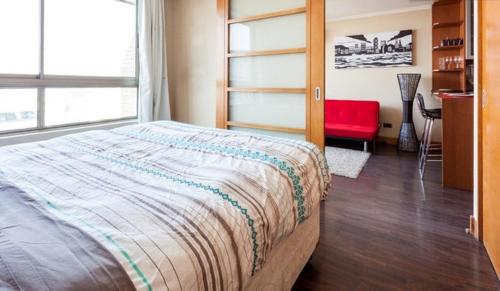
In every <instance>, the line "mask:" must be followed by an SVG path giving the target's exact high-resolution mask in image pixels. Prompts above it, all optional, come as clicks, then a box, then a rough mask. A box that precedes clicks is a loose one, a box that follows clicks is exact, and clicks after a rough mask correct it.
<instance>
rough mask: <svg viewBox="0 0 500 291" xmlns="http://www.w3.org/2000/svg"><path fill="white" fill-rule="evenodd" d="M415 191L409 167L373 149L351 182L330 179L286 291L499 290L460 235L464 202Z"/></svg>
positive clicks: (429, 188) (477, 250)
mask: <svg viewBox="0 0 500 291" xmlns="http://www.w3.org/2000/svg"><path fill="white" fill-rule="evenodd" d="M428 169H429V170H428V173H427V176H426V180H425V182H424V183H423V184H421V182H420V179H419V175H418V171H417V159H416V156H415V155H413V154H401V153H398V152H397V151H396V149H395V147H392V146H381V147H379V148H378V149H377V154H376V155H373V156H372V157H371V158H370V160H369V162H368V164H367V166H366V168H365V169H364V171H363V172H362V174H361V176H360V177H359V178H358V179H357V180H351V179H348V178H341V177H334V178H333V189H332V190H330V195H329V197H328V198H327V200H326V201H325V202H324V203H323V205H322V213H321V238H320V244H319V246H318V248H317V249H316V251H315V253H314V255H313V258H312V260H311V261H310V262H309V263H308V264H307V266H306V267H305V269H304V270H303V272H302V274H301V275H300V277H299V279H298V280H297V282H296V284H295V287H294V290H500V284H499V282H498V279H497V277H496V275H495V273H494V271H493V267H492V265H491V263H490V261H489V258H488V256H487V254H486V251H485V249H484V247H483V246H482V245H481V243H478V242H476V241H475V240H474V239H473V238H472V237H470V236H468V235H466V234H465V228H466V227H467V225H468V217H469V215H471V214H472V203H473V202H472V199H473V198H472V194H471V193H469V192H464V191H459V190H452V189H443V188H442V187H441V173H440V165H439V164H434V165H431V166H430V167H429V168H428Z"/></svg>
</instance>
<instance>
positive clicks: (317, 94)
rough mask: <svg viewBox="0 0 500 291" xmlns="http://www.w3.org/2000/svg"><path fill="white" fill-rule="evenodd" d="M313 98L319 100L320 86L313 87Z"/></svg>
mask: <svg viewBox="0 0 500 291" xmlns="http://www.w3.org/2000/svg"><path fill="white" fill-rule="evenodd" d="M314 100H316V101H321V88H320V87H316V88H314Z"/></svg>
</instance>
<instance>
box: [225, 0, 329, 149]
mask: <svg viewBox="0 0 500 291" xmlns="http://www.w3.org/2000/svg"><path fill="white" fill-rule="evenodd" d="M229 1H230V0H217V28H216V43H217V44H216V54H217V56H216V58H217V61H216V64H217V78H216V82H217V85H216V87H217V89H216V90H217V93H216V103H217V106H216V126H217V127H218V128H223V129H226V128H228V127H229V126H238V127H247V128H254V129H263V130H277V131H280V132H288V133H301V134H304V135H305V137H306V140H308V141H311V142H313V143H315V144H316V145H318V146H319V147H320V148H321V149H323V148H324V100H325V97H324V92H325V0H306V7H305V8H304V7H302V8H294V9H288V10H282V11H277V12H273V13H265V14H261V15H258V16H251V17H242V18H238V19H236V20H234V19H229ZM249 1H250V0H249ZM304 12H305V13H306V22H307V26H306V30H307V33H306V34H307V36H306V37H307V45H306V48H305V49H304V48H292V49H284V50H273V51H259V52H248V53H239V54H230V53H229V25H230V24H231V23H234V22H243V21H250V20H259V19H267V18H271V17H278V16H285V15H292V14H298V13H304ZM312 31H314V32H315V33H314V34H313V33H312ZM288 53H305V54H306V70H307V72H306V78H307V80H306V88H299V89H295V88H270V89H269V88H237V89H235V88H229V72H228V68H229V59H230V58H231V57H242V56H259V55H276V54H288ZM313 69H314V70H313ZM316 87H319V88H320V90H321V95H322V96H321V97H322V98H321V100H319V101H315V100H314V90H315V88H316ZM230 91H241V92H267V93H278V92H279V93H305V95H306V104H305V110H306V126H305V128H304V129H296V128H286V127H277V126H268V125H262V126H259V125H255V124H243V123H236V122H230V121H229V119H228V109H229V108H228V97H229V96H228V95H229V92H230ZM312 117H314V118H316V119H315V122H313V123H311V120H312Z"/></svg>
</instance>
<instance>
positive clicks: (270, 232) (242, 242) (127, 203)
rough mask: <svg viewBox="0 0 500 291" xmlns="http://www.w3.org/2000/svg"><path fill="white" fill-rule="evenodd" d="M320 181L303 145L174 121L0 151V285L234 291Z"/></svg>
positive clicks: (318, 165) (317, 192)
mask: <svg viewBox="0 0 500 291" xmlns="http://www.w3.org/2000/svg"><path fill="white" fill-rule="evenodd" d="M329 183H330V175H329V171H328V166H327V164H326V160H325V158H324V156H323V154H322V153H321V152H320V151H319V150H318V149H317V148H316V147H315V146H314V145H312V144H310V143H307V142H301V141H293V140H287V139H279V138H272V137H265V136H258V135H250V134H247V133H241V132H235V131H226V130H218V129H207V128H202V127H196V126H191V125H184V124H181V123H176V122H164V121H162V122H153V123H148V124H142V125H134V126H127V127H122V128H118V129H115V130H111V131H90V132H85V133H81V134H76V135H68V136H65V137H61V138H56V139H52V140H49V141H44V142H39V143H32V144H23V145H17V146H9V147H3V148H0V289H2V288H7V289H23V290H128V289H131V290H133V289H137V290H241V289H242V288H243V287H244V286H245V284H246V282H248V280H249V279H250V278H251V277H252V275H253V274H255V273H256V272H258V271H259V269H260V268H261V266H262V265H263V264H265V262H266V257H267V256H268V254H269V252H270V251H271V250H272V248H273V246H275V245H276V244H278V243H279V242H280V241H281V240H283V239H284V238H286V237H287V235H289V234H290V233H291V232H292V231H293V230H294V228H295V227H296V226H297V225H299V224H300V223H301V222H303V221H304V220H305V219H307V218H308V216H309V214H310V212H311V211H312V209H313V207H314V206H316V205H317V203H319V201H320V199H321V196H322V195H324V194H325V193H326V192H327V188H328V187H329ZM291 255H293V254H291Z"/></svg>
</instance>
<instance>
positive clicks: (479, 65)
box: [473, 1, 483, 241]
mask: <svg viewBox="0 0 500 291" xmlns="http://www.w3.org/2000/svg"><path fill="white" fill-rule="evenodd" d="M476 8H477V9H476V10H475V11H477V12H475V15H474V16H475V19H477V22H476V27H475V29H474V30H475V32H476V33H477V37H476V39H477V40H476V41H477V46H476V57H475V63H476V65H475V66H476V68H475V73H476V74H477V78H476V80H477V82H476V84H475V85H476V86H475V87H477V89H476V92H475V94H474V95H475V97H476V99H477V103H476V104H477V110H476V112H475V114H476V115H477V117H476V118H477V128H476V130H477V133H476V136H477V144H476V147H477V165H476V167H477V180H476V183H477V185H476V187H475V191H476V195H477V199H476V203H477V205H475V206H474V207H477V217H475V218H474V225H473V229H474V237H475V238H476V239H477V240H479V241H482V240H483V223H482V221H483V106H482V104H483V95H482V92H483V87H482V84H483V78H482V70H483V32H482V30H483V21H482V19H483V17H482V15H483V4H482V1H478V2H477V6H476Z"/></svg>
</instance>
